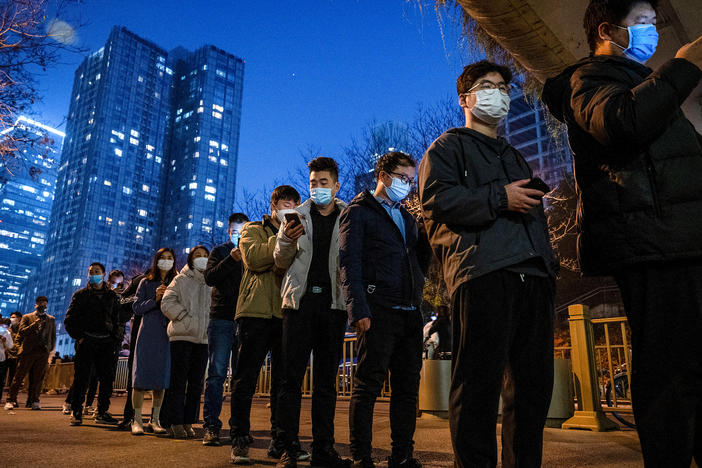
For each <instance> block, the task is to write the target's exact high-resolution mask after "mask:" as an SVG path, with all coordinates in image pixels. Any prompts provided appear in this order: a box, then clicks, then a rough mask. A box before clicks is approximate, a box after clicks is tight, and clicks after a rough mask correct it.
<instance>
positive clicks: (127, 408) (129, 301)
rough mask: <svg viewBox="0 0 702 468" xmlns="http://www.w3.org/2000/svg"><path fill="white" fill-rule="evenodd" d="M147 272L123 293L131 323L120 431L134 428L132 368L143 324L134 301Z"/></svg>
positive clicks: (133, 280) (122, 303)
mask: <svg viewBox="0 0 702 468" xmlns="http://www.w3.org/2000/svg"><path fill="white" fill-rule="evenodd" d="M145 275H146V273H142V274H138V275H136V276H135V277H134V278H132V280H131V281H130V282H129V286H127V288H126V289H125V290H124V291H123V292H122V293H121V299H120V303H121V305H122V308H123V309H125V312H126V314H131V317H132V319H131V325H130V327H129V345H128V348H127V351H128V355H127V369H129V372H127V398H126V401H125V402H124V410H123V411H122V420H121V421H120V422H119V424H118V425H117V429H119V430H120V431H129V430H131V428H132V420H133V419H134V407H133V406H132V395H133V388H132V368H133V366H134V348H135V347H136V340H137V336H138V335H139V327H140V326H141V318H142V316H141V315H136V314H134V308H133V306H134V302H135V301H136V292H137V288H138V287H139V283H141V280H142V279H144V276H145Z"/></svg>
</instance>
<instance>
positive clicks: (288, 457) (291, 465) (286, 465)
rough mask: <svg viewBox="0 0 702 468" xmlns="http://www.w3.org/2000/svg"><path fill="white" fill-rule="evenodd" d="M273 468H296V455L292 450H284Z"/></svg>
mask: <svg viewBox="0 0 702 468" xmlns="http://www.w3.org/2000/svg"><path fill="white" fill-rule="evenodd" d="M275 468H297V453H296V451H294V450H286V451H285V452H283V456H281V457H280V461H279V462H278V464H277V465H276V466H275Z"/></svg>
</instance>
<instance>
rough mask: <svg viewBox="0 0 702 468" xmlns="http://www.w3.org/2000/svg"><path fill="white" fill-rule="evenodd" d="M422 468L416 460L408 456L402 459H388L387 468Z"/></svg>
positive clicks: (390, 457)
mask: <svg viewBox="0 0 702 468" xmlns="http://www.w3.org/2000/svg"><path fill="white" fill-rule="evenodd" d="M395 467H397V468H422V464H421V463H420V462H419V460H417V459H416V458H414V457H412V456H409V457H406V458H403V459H401V460H400V459H397V458H396V457H395V458H393V457H392V456H389V457H388V468H395Z"/></svg>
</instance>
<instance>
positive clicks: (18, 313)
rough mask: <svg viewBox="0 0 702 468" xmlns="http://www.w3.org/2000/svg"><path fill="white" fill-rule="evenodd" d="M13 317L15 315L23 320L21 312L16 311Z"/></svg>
mask: <svg viewBox="0 0 702 468" xmlns="http://www.w3.org/2000/svg"><path fill="white" fill-rule="evenodd" d="M13 315H15V316H17V317H19V318H22V312H20V311H19V310H16V311H14V312H12V313H11V314H10V317H12V316H13Z"/></svg>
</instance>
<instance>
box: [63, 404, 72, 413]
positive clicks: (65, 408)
mask: <svg viewBox="0 0 702 468" xmlns="http://www.w3.org/2000/svg"><path fill="white" fill-rule="evenodd" d="M63 414H71V405H69V404H68V403H64V404H63Z"/></svg>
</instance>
